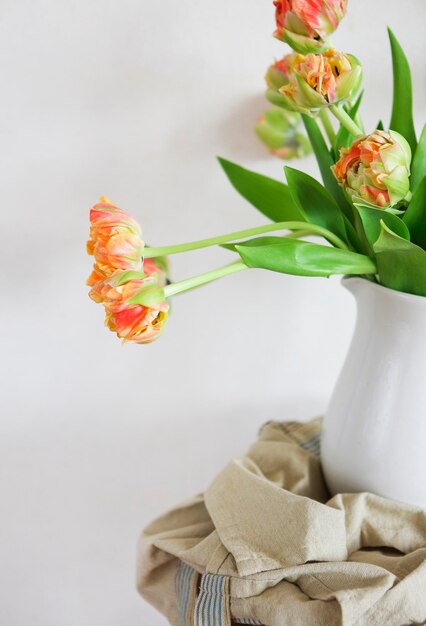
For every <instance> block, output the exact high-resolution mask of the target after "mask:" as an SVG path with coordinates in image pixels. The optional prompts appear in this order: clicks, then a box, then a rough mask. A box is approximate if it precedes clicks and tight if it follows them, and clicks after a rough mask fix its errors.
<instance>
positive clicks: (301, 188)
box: [284, 167, 347, 241]
mask: <svg viewBox="0 0 426 626" xmlns="http://www.w3.org/2000/svg"><path fill="white" fill-rule="evenodd" d="M284 171H285V175H286V178H287V182H288V186H289V188H290V191H291V195H292V196H293V200H294V201H295V203H296V204H297V206H298V207H299V209H300V211H301V212H303V213H304V214H305V215H306V217H307V219H308V221H309V222H310V223H311V224H317V225H318V226H323V227H324V228H327V229H328V230H331V232H332V233H334V234H335V235H337V236H338V237H340V239H343V240H344V241H347V237H346V228H345V222H344V219H343V214H342V212H341V211H340V208H339V207H338V205H337V204H336V202H335V200H334V199H333V198H332V196H331V195H330V194H329V193H328V191H327V189H325V188H324V187H323V186H322V185H321V184H320V183H319V182H318V181H317V180H315V178H312V176H308V174H305V173H304V172H300V171H299V170H296V169H294V168H292V167H284Z"/></svg>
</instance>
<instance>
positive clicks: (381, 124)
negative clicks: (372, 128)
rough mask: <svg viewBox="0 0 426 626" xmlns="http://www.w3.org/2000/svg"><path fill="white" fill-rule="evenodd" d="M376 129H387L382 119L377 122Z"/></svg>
mask: <svg viewBox="0 0 426 626" xmlns="http://www.w3.org/2000/svg"><path fill="white" fill-rule="evenodd" d="M376 129H377V130H385V127H384V125H383V122H382V120H379V121H378V122H377V126H376Z"/></svg>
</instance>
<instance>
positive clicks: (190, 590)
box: [175, 562, 198, 626]
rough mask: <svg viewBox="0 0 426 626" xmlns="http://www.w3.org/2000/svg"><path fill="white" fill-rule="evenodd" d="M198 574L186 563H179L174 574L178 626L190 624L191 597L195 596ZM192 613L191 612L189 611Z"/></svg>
mask: <svg viewBox="0 0 426 626" xmlns="http://www.w3.org/2000/svg"><path fill="white" fill-rule="evenodd" d="M197 580H198V572H197V571H195V570H194V569H193V568H192V567H190V566H189V565H187V564H186V563H182V562H181V563H180V564H179V567H178V571H177V574H176V581H175V584H176V595H177V600H178V607H179V625H180V626H188V625H189V624H192V621H190V620H191V619H192V616H191V615H189V616H188V607H189V608H191V607H190V598H191V595H194V598H195V594H196V585H197ZM191 612H192V611H191Z"/></svg>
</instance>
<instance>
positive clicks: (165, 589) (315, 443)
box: [138, 420, 426, 626]
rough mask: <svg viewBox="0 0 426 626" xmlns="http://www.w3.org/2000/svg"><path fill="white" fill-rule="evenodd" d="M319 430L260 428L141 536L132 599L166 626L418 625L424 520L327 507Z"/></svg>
mask: <svg viewBox="0 0 426 626" xmlns="http://www.w3.org/2000/svg"><path fill="white" fill-rule="evenodd" d="M320 430H321V420H315V421H313V422H310V423H308V424H299V423H295V422H288V423H268V424H266V425H265V426H264V427H263V428H262V430H261V433H260V435H259V439H258V441H257V442H256V443H255V444H254V445H253V446H252V447H251V448H250V450H249V451H248V453H247V455H246V456H245V457H243V458H242V459H239V460H234V461H232V462H231V463H229V464H228V465H227V466H226V467H225V469H224V470H223V471H222V472H221V473H220V474H219V475H218V476H217V478H215V480H214V481H213V483H212V484H211V485H210V487H209V488H208V489H207V491H206V492H205V494H204V495H203V496H197V497H195V498H193V499H192V500H190V501H188V502H186V503H184V504H182V505H181V506H179V507H177V508H175V509H173V510H172V511H170V512H169V513H167V514H166V515H164V516H163V517H161V518H159V519H157V520H156V521H155V522H153V523H152V524H151V525H150V526H148V528H146V529H145V531H144V532H143V534H142V537H141V540H140V546H139V558H138V589H139V591H140V593H141V594H142V595H143V596H144V598H145V599H146V600H147V601H148V602H150V603H151V604H153V605H154V606H155V607H156V608H157V609H158V610H159V611H161V612H162V613H163V614H164V615H165V616H166V617H167V619H168V620H169V622H170V623H171V624H172V625H173V626H230V625H231V624H234V623H244V624H262V625H265V626H311V625H312V626H322V625H324V626H338V625H343V626H350V625H351V626H352V625H353V626H355V625H356V626H364V625H365V626H367V625H368V626H376V625H377V626H404V625H406V624H426V511H424V510H421V509H418V508H416V507H413V506H409V505H405V504H401V503H399V502H395V501H391V500H387V499H385V498H381V497H379V496H375V495H372V494H369V493H357V494H341V495H337V496H335V497H334V498H332V499H329V495H328V493H327V489H326V487H325V484H324V480H323V476H322V472H321V467H320V461H319V437H320ZM419 445H422V444H421V442H419ZM425 479H426V477H425V476H422V477H419V476H416V477H413V480H425Z"/></svg>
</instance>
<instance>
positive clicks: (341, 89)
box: [87, 0, 426, 343]
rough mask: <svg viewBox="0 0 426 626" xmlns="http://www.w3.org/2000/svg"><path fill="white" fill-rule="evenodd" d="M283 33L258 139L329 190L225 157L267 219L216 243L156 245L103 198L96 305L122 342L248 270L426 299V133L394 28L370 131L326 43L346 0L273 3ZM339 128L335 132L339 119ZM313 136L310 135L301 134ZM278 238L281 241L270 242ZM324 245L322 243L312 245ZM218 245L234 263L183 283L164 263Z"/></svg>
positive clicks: (349, 72)
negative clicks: (190, 294) (384, 105)
mask: <svg viewBox="0 0 426 626" xmlns="http://www.w3.org/2000/svg"><path fill="white" fill-rule="evenodd" d="M274 6H275V14H276V30H275V33H274V35H275V37H276V38H278V39H279V40H280V41H283V42H285V43H286V44H288V45H289V46H290V47H291V48H292V52H290V53H289V54H287V55H286V56H284V57H283V58H282V59H280V60H278V61H276V62H275V63H273V64H272V65H271V66H270V67H269V69H268V70H267V72H266V77H265V78H266V85H267V90H266V98H267V99H268V101H269V102H270V103H271V104H272V105H273V108H272V109H270V110H269V111H267V112H266V113H265V115H264V116H263V117H262V118H261V119H260V120H259V121H258V123H257V125H256V132H257V134H258V136H259V137H260V139H261V140H262V141H263V142H264V143H265V144H266V145H267V146H268V147H269V148H270V150H271V151H272V152H273V153H274V154H276V155H277V156H279V157H281V158H286V159H288V158H294V157H297V156H304V155H305V154H307V153H308V152H309V151H310V150H311V149H312V150H313V151H314V153H315V156H316V158H317V161H318V165H319V169H320V172H321V176H322V184H321V183H320V182H318V181H317V180H315V179H314V178H312V177H311V176H308V175H307V174H305V173H303V172H301V171H299V170H297V169H294V168H290V167H285V168H284V169H285V174H286V180H287V184H284V183H283V182H280V181H277V180H273V179H271V178H268V177H266V176H263V175H260V174H257V173H255V172H251V171H249V170H247V169H244V168H242V167H240V166H238V165H236V164H234V163H231V162H230V161H227V160H225V159H219V162H220V164H221V166H222V167H223V169H224V171H225V174H226V175H227V177H228V178H229V180H230V182H231V183H232V185H233V186H234V187H235V189H236V190H237V191H238V192H239V193H240V194H241V195H242V196H243V197H244V198H245V199H246V200H248V201H249V202H250V203H251V204H252V205H253V206H254V207H255V208H256V209H258V210H259V211H260V212H261V213H262V214H263V215H264V216H265V217H267V218H268V219H269V220H270V222H269V223H268V224H265V225H261V226H258V227H255V228H249V229H244V230H240V231H238V232H233V233H229V234H225V235H219V236H217V237H213V238H210V239H204V240H200V241H194V242H189V243H183V244H177V245H170V246H164V247H148V246H146V245H144V242H143V240H142V232H141V228H140V226H139V225H138V223H137V222H136V220H135V219H134V218H133V217H132V216H130V215H129V214H127V213H126V212H125V211H123V210H121V209H119V208H118V207H116V206H115V205H114V204H113V203H112V202H111V201H109V200H108V199H106V198H101V199H100V202H99V203H98V204H95V205H94V206H93V207H92V209H91V211H90V223H91V228H90V241H89V242H88V246H87V249H88V252H89V254H91V255H93V256H94V259H95V264H94V268H93V272H92V274H91V275H90V277H89V279H88V285H89V286H90V287H91V291H90V294H89V295H90V297H91V298H92V299H93V300H94V301H95V302H97V303H101V304H102V305H103V306H104V308H105V313H106V325H107V326H108V328H109V329H110V330H112V331H114V332H115V333H116V334H117V335H118V337H120V338H122V339H123V341H125V342H133V343H149V342H151V341H153V340H154V339H156V338H157V337H159V335H160V334H161V332H162V331H163V329H164V326H165V323H166V321H167V318H168V313H169V308H170V305H169V300H170V298H171V297H172V296H174V295H177V294H179V293H184V292H185V291H188V290H190V289H194V288H195V287H198V286H200V285H204V284H207V283H209V282H211V281H213V280H217V279H218V278H221V277H224V276H227V275H229V274H232V273H234V272H239V271H242V270H246V269H248V268H262V269H266V270H271V271H274V272H281V273H288V274H296V275H303V276H322V277H329V276H331V275H333V274H344V275H358V276H362V277H364V278H365V279H366V280H370V281H374V282H377V283H379V284H381V285H383V286H386V287H389V288H391V289H394V290H398V291H402V292H406V293H410V294H416V295H419V296H426V127H425V129H424V130H423V132H422V134H421V136H420V139H419V141H417V137H416V133H415V129H414V123H413V115H412V85H411V74H410V68H409V64H408V61H407V58H406V56H405V54H404V52H403V50H402V48H401V46H400V45H399V43H398V41H397V39H396V38H395V36H394V35H393V33H392V32H391V31H389V38H390V45H391V51H392V60H393V104H392V112H391V119H390V123H389V129H388V130H385V128H384V127H383V124H382V123H379V124H378V126H377V128H376V129H373V131H372V132H370V133H369V134H366V132H365V130H364V127H363V122H362V118H361V113H360V109H361V102H362V95H363V92H362V91H361V84H362V66H361V63H360V62H359V61H358V59H356V58H355V57H354V56H353V55H351V54H347V53H345V52H342V51H340V50H336V49H335V48H333V47H331V46H330V44H329V41H328V38H329V36H330V34H331V33H333V32H334V31H335V29H336V28H337V27H338V25H339V24H340V22H341V20H342V19H343V18H344V16H345V13H346V8H347V0H275V2H274ZM334 118H335V119H336V120H337V122H335V123H333V121H332V120H333V119H334ZM302 124H303V126H304V128H305V131H306V135H304V134H303V133H302V132H300V125H302ZM274 233H275V234H274ZM312 236H315V237H320V238H321V239H322V240H323V241H322V243H314V242H312V241H310V240H308V241H306V238H307V237H312ZM217 245H218V246H222V247H224V248H226V249H227V250H229V251H230V253H231V254H233V255H235V256H236V257H237V258H236V260H234V261H233V262H232V263H231V264H229V265H227V266H225V267H221V268H217V269H214V270H212V271H210V272H207V273H205V274H201V275H198V276H193V277H190V278H187V279H185V280H182V281H180V282H175V283H170V282H169V281H168V279H167V273H168V271H167V262H166V259H165V257H166V255H172V254H177V253H182V252H188V251H190V250H196V249H200V248H205V247H208V246H217Z"/></svg>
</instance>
